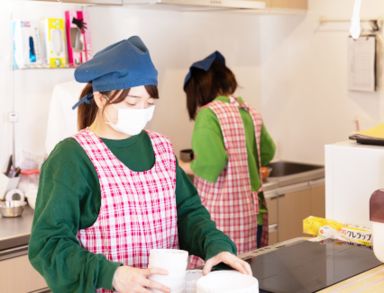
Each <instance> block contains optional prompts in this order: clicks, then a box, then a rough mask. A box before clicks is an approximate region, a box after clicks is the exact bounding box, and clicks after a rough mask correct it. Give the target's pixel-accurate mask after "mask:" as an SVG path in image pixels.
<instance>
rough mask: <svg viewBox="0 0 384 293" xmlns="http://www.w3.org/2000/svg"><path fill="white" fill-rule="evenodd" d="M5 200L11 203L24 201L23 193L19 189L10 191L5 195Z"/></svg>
mask: <svg viewBox="0 0 384 293" xmlns="http://www.w3.org/2000/svg"><path fill="white" fill-rule="evenodd" d="M5 200H6V201H11V200H20V201H24V200H25V195H24V192H23V191H22V190H20V189H11V190H9V191H8V192H7V193H6V194H5Z"/></svg>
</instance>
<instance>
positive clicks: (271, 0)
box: [265, 0, 308, 10]
mask: <svg viewBox="0 0 384 293" xmlns="http://www.w3.org/2000/svg"><path fill="white" fill-rule="evenodd" d="M265 4H266V6H267V8H277V9H301V10H306V9H308V0H266V1H265Z"/></svg>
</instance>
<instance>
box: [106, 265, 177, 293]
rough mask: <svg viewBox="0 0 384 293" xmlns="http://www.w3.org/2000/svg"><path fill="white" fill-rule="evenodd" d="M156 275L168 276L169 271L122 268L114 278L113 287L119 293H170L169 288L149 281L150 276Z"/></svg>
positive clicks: (118, 269)
mask: <svg viewBox="0 0 384 293" xmlns="http://www.w3.org/2000/svg"><path fill="white" fill-rule="evenodd" d="M154 274H157V275H166V274H167V271H166V270H163V269H157V268H148V269H138V268H134V267H129V266H121V267H118V268H117V270H116V272H115V274H114V276H113V281H112V286H113V288H114V289H115V290H116V291H117V292H119V293H150V292H151V290H150V289H157V290H160V291H161V292H165V293H169V292H170V290H169V288H168V287H166V286H164V285H162V284H160V283H158V282H155V281H152V280H150V279H149V276H150V275H154Z"/></svg>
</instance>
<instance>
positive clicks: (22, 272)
mask: <svg viewBox="0 0 384 293" xmlns="http://www.w3.org/2000/svg"><path fill="white" fill-rule="evenodd" d="M0 276H1V277H0V279H1V284H0V291H1V292H2V293H28V292H50V291H49V290H48V288H47V284H46V283H45V281H44V279H43V278H42V277H41V276H40V275H39V273H38V272H36V271H35V269H34V268H33V267H32V265H31V264H30V262H29V260H28V256H27V255H21V256H17V257H12V258H8V259H5V260H1V261H0Z"/></svg>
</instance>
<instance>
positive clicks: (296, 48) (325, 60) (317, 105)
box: [0, 0, 384, 167]
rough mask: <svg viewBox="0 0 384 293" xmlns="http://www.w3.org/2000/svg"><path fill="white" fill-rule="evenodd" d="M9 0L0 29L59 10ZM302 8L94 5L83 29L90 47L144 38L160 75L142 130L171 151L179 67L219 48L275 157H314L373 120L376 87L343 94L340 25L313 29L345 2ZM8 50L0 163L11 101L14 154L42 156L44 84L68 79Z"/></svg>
mask: <svg viewBox="0 0 384 293" xmlns="http://www.w3.org/2000/svg"><path fill="white" fill-rule="evenodd" d="M14 2H15V1H10V0H8V1H3V3H2V7H1V8H2V9H1V10H0V24H1V25H2V27H3V28H4V27H5V28H7V27H9V19H10V18H11V14H12V11H14V12H13V13H14V14H24V15H28V16H30V17H31V16H32V17H33V18H38V17H43V16H45V15H46V14H49V15H50V16H57V15H58V14H62V11H64V9H65V8H66V7H68V6H66V5H63V4H56V3H53V4H47V3H28V4H26V3H25V2H22V3H23V4H22V6H20V4H18V3H20V2H19V1H16V4H11V3H14ZM15 5H16V7H15ZM17 5H19V6H17ZM309 5H310V9H309V11H308V13H307V14H306V15H305V14H296V15H264V16H263V15H259V14H250V13H238V12H183V11H180V10H168V11H167V10H157V9H149V8H138V7H131V6H129V7H124V8H121V7H101V6H100V7H91V8H88V12H89V13H90V21H89V28H90V29H91V31H92V39H93V48H94V50H96V51H97V50H99V49H101V48H103V47H104V46H106V45H108V44H110V43H111V42H114V41H117V40H120V39H121V38H127V37H129V36H130V35H132V34H139V35H140V36H141V37H142V38H143V39H144V41H145V42H146V44H147V46H148V47H149V49H150V51H151V54H152V57H153V59H154V62H155V64H156V66H157V67H158V69H159V74H160V75H159V77H160V78H159V89H160V94H161V101H160V103H159V106H158V108H157V110H156V116H155V118H154V120H153V122H152V123H151V126H152V128H154V129H155V130H158V131H161V132H163V133H164V134H166V135H168V136H169V137H170V138H171V139H172V141H173V143H174V145H175V148H176V151H177V152H178V150H179V149H181V148H184V147H189V146H190V136H191V131H192V127H193V123H191V122H189V121H188V117H187V112H186V109H185V96H184V93H183V91H182V82H183V79H184V76H185V74H186V71H187V68H188V66H189V65H190V63H191V62H193V61H195V60H196V59H199V58H202V57H204V56H205V55H207V54H209V53H211V52H212V51H213V50H215V49H219V50H220V51H222V52H223V53H224V55H225V56H226V58H227V63H228V65H229V66H230V67H231V68H232V69H233V71H234V72H235V74H236V75H237V79H238V81H239V83H240V85H241V88H240V89H239V90H238V94H240V95H242V96H244V97H245V98H246V99H247V101H248V102H249V103H250V104H252V105H254V106H255V107H257V108H258V109H259V110H260V111H261V112H262V113H263V116H264V119H265V122H266V124H267V127H268V128H269V130H270V132H271V134H272V135H273V137H274V138H275V139H276V141H277V143H278V147H279V151H278V155H277V158H278V159H290V160H298V161H306V162H312V163H323V160H324V158H323V157H324V156H323V152H324V150H323V146H324V144H326V143H330V142H334V141H339V140H343V139H346V138H347V136H348V135H349V134H350V133H352V131H353V130H354V124H353V120H354V119H355V118H356V117H358V118H359V119H360V121H361V126H362V127H363V128H364V127H370V126H372V125H374V124H375V123H378V122H379V121H380V120H381V119H382V116H383V110H382V109H383V106H382V100H383V98H382V96H381V95H380V94H379V93H374V94H360V93H350V92H348V90H347V63H346V60H347V36H348V33H347V30H346V28H347V25H346V26H345V29H343V30H342V31H334V29H333V28H332V24H331V25H329V26H327V29H324V27H321V26H319V22H318V20H319V17H320V16H326V17H337V18H339V17H340V18H349V17H350V15H351V12H352V5H353V1H352V0H338V1H334V0H309ZM12 7H13V8H12ZM21 7H22V8H23V9H21ZM362 14H363V17H367V18H368V17H377V16H380V15H383V14H384V6H383V5H382V0H365V1H363V12H362ZM328 28H329V29H328ZM0 43H2V44H10V34H9V31H7V30H0ZM7 52H8V51H7ZM7 52H6V53H5V54H1V55H0V76H1V78H0V89H1V93H2V94H3V97H2V98H1V99H0V118H1V120H0V123H1V124H0V125H1V128H0V137H1V140H0V167H3V166H4V165H5V161H6V158H7V156H8V155H9V153H10V150H11V129H10V124H9V123H8V122H7V121H6V119H5V117H6V114H7V113H8V112H9V111H10V110H11V109H12V102H11V101H12V97H13V98H14V99H15V101H16V110H17V112H18V113H19V114H20V117H21V119H20V122H19V123H18V135H17V138H18V148H19V152H20V153H22V152H25V153H34V154H36V155H37V156H42V154H43V153H44V136H45V129H46V125H45V124H44V123H45V121H46V118H47V111H48V102H49V99H50V94H51V92H52V88H53V86H54V85H55V84H56V83H58V82H63V81H67V80H71V79H72V75H73V70H71V69H58V70H26V71H15V72H13V71H11V69H10V68H11V65H10V59H11V58H10V49H9V53H7ZM12 80H14V81H13V82H12ZM12 84H13V86H12Z"/></svg>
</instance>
